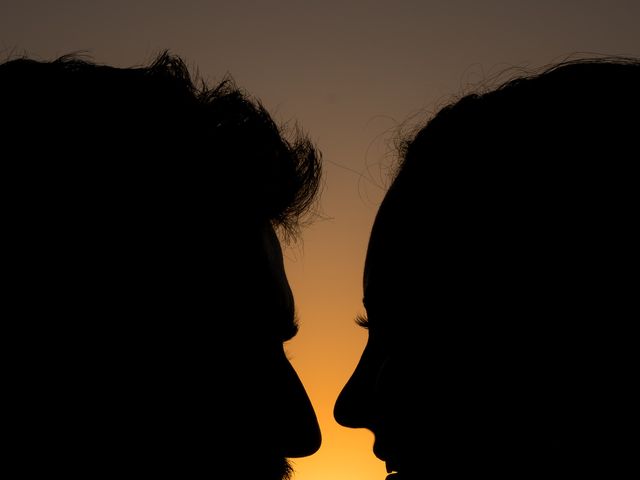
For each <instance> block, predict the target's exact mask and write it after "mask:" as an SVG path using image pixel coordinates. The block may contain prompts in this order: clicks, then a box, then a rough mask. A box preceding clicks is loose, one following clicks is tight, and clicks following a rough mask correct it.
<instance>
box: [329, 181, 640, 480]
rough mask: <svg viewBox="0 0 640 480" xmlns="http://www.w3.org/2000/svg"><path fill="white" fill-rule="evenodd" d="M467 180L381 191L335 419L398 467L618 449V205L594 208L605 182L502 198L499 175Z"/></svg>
mask: <svg viewBox="0 0 640 480" xmlns="http://www.w3.org/2000/svg"><path fill="white" fill-rule="evenodd" d="M423 173H424V172H423ZM425 177H426V174H425ZM404 178H405V179H406V178H408V177H404ZM430 178H433V176H432V177H430ZM445 178H446V177H445ZM476 180H477V179H476V178H469V179H468V181H467V183H465V184H463V187H460V183H461V182H460V175H457V176H456V177H455V179H454V180H453V181H451V182H450V183H447V182H446V181H444V180H443V178H442V177H440V178H437V179H436V180H435V181H433V185H431V184H430V185H429V187H430V188H429V189H426V188H422V189H420V190H418V188H416V189H415V190H413V191H409V193H407V190H397V189H396V190H394V187H397V185H394V187H392V189H391V190H390V192H389V193H388V194H387V196H386V197H385V200H384V201H383V203H382V205H381V207H380V210H379V212H378V214H377V216H376V219H375V222H374V225H373V229H372V233H371V237H370V240H369V246H368V250H367V257H366V262H365V268H364V306H365V309H366V312H367V317H368V319H367V322H366V323H367V327H368V341H367V345H366V347H365V350H364V352H363V353H362V356H361V359H360V361H359V363H358V365H357V367H356V370H355V371H354V373H353V375H352V377H351V378H350V379H349V381H348V383H347V384H346V385H345V387H344V389H343V390H342V392H341V393H340V396H339V398H338V400H337V402H336V405H335V409H334V415H335V418H336V420H337V421H338V422H339V423H340V424H342V425H344V426H347V427H351V428H367V429H369V430H371V431H372V432H373V433H374V435H375V443H374V453H375V455H376V456H377V457H379V458H380V459H382V460H383V461H385V463H386V465H387V468H388V470H389V471H397V472H398V474H397V475H395V476H394V477H393V478H397V479H398V480H415V479H424V478H429V477H428V476H429V475H450V476H456V475H458V476H465V475H466V474H473V473H478V472H490V473H491V475H492V476H493V477H494V478H496V477H500V478H512V477H514V476H518V475H520V476H524V475H525V474H528V475H535V476H537V477H540V476H543V475H544V476H547V477H549V476H555V477H557V478H560V477H563V476H567V475H571V474H575V473H576V472H578V471H580V472H589V471H591V472H593V471H596V469H600V470H601V471H606V470H607V469H610V468H612V466H613V465H616V464H625V462H629V460H631V459H634V458H635V454H629V453H628V451H629V445H630V443H629V442H626V441H625V440H623V438H626V437H625V435H626V434H625V433H624V432H625V431H628V428H629V427H628V425H629V424H630V423H629V422H630V416H629V412H630V411H632V409H631V408H630V407H629V399H630V398H637V396H632V395H631V394H630V393H629V392H628V388H629V383H628V379H629V378H631V377H633V376H635V375H636V374H637V371H636V370H637V369H635V368H634V369H633V370H634V372H635V373H630V372H629V367H628V365H629V361H628V360H627V356H628V353H629V352H630V351H635V349H633V350H632V348H630V347H629V346H627V343H626V342H627V340H626V339H627V338H629V331H628V323H627V322H626V321H625V320H623V319H624V318H625V314H622V313H621V311H620V308H621V305H629V301H630V300H629V299H631V298H634V297H633V296H631V295H629V294H628V293H625V292H628V286H625V283H626V281H623V280H622V278H624V276H622V275H621V273H620V272H621V269H624V268H627V267H626V265H627V264H628V261H629V260H628V258H629V253H628V252H630V251H631V249H632V248H634V247H631V246H630V245H631V240H630V239H634V238H636V237H635V236H634V235H633V234H631V233H630V232H629V231H628V228H629V227H628V221H627V220H626V217H625V216H624V214H619V213H617V212H618V211H624V208H623V207H624V206H625V205H627V203H625V201H617V200H616V201H614V202H612V204H613V205H615V206H614V207H611V206H607V208H603V209H602V210H601V211H599V210H598V208H596V207H599V206H601V205H604V204H606V202H607V201H610V200H608V199H610V198H615V194H616V193H615V192H607V194H606V198H604V199H602V198H600V197H598V196H597V195H594V194H593V193H591V185H592V183H591V182H585V185H588V186H589V190H586V191H585V190H582V189H579V188H576V187H575V186H571V188H565V189H562V190H561V191H560V192H557V191H555V190H554V189H553V188H550V187H548V186H546V185H545V187H546V189H545V190H544V195H541V196H536V192H537V191H538V190H537V189H538V188H539V185H540V184H544V183H543V182H537V183H536V182H533V181H532V183H535V185H534V186H533V187H532V186H530V185H523V184H516V185H513V184H508V186H509V189H508V190H506V191H507V192H508V194H509V195H508V199H509V201H505V200H504V199H503V195H504V193H505V188H504V186H503V185H502V184H501V183H500V181H499V180H500V179H499V178H498V181H497V182H495V183H493V184H491V183H490V181H492V179H491V178H489V179H488V180H487V181H476ZM567 184H568V185H570V184H569V183H568V182H567ZM475 185H480V186H481V187H482V188H481V189H480V190H481V191H475V190H474V186H475ZM563 185H564V184H563ZM401 186H402V185H401ZM404 186H407V185H406V184H405V185H404ZM456 188H457V189H456ZM427 192H429V193H431V196H429V193H427ZM487 192H491V193H492V194H493V195H489V194H488V193H487ZM519 192H522V193H521V196H519ZM623 198H624V194H623ZM532 199H533V201H532ZM567 199H568V200H567ZM634 338H635V337H634ZM612 459H615V460H612ZM621 462H622V463H621Z"/></svg>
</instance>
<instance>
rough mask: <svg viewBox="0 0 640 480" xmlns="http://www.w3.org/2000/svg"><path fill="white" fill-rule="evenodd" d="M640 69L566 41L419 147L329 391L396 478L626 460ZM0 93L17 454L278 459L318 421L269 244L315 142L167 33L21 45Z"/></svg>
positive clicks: (296, 193) (312, 437)
mask: <svg viewBox="0 0 640 480" xmlns="http://www.w3.org/2000/svg"><path fill="white" fill-rule="evenodd" d="M639 87H640V61H638V60H637V59H628V58H617V57H616V58H597V59H595V58H594V59H583V60H577V61H566V62H561V63H558V64H556V65H554V66H552V67H550V68H547V69H546V70H544V71H541V72H539V73H536V74H528V75H522V76H520V77H518V78H516V79H513V80H510V81H508V82H505V83H503V84H501V85H500V86H498V87H496V88H493V89H491V90H488V91H485V92H482V93H476V94H469V95H466V96H464V97H461V98H460V99H458V100H456V101H454V102H452V103H451V104H450V105H448V106H446V107H444V108H442V109H441V110H440V111H439V112H438V113H437V114H436V115H435V116H433V118H431V119H429V120H428V121H427V122H426V123H425V124H423V125H421V126H420V128H418V129H416V131H415V132H414V133H412V134H411V135H409V136H408V138H407V139H406V141H405V142H404V145H403V147H402V149H401V152H400V158H401V160H400V163H399V165H398V168H397V171H396V174H395V177H394V179H393V182H392V184H391V186H390V188H389V189H388V191H387V192H386V195H385V197H384V200H383V202H382V203H381V205H380V208H379V210H378V212H377V215H376V218H375V221H374V224H373V227H372V230H371V236H370V239H369V245H368V248H367V253H366V261H365V268H364V284H363V287H364V300H363V303H364V307H365V309H366V316H359V317H358V318H357V320H356V321H357V323H358V324H359V325H360V326H362V327H364V328H366V329H367V330H368V341H367V344H366V347H365V349H364V351H363V352H362V356H361V359H360V361H359V363H358V366H357V367H356V369H355V371H354V373H353V375H352V376H351V378H350V379H349V381H348V382H347V384H346V385H345V386H344V388H343V390H342V392H341V393H340V395H339V397H338V399H337V400H336V404H335V409H334V416H335V418H336V420H337V421H338V423H340V424H341V425H343V426H345V427H350V428H366V429H369V430H371V431H372V432H373V433H374V436H375V443H374V447H373V451H374V454H375V455H376V456H377V457H378V458H380V459H381V460H383V461H384V462H385V463H386V467H387V470H388V472H389V473H390V476H389V477H388V478H393V479H397V480H415V479H426V478H430V477H433V476H440V477H451V478H458V477H460V476H461V475H465V474H478V473H481V474H484V475H491V476H494V477H500V478H507V477H509V478H512V477H514V476H519V477H531V478H533V477H540V476H542V475H544V476H547V477H553V478H556V477H557V478H560V477H567V476H578V475H593V474H594V473H597V474H602V475H604V474H607V475H609V476H611V475H612V474H613V472H616V471H618V470H620V471H627V472H628V471H629V468H631V469H632V471H636V470H637V467H636V466H635V465H634V462H633V460H634V459H635V456H636V452H637V447H638V445H637V440H636V439H635V434H636V432H637V426H638V425H637V423H638V422H637V413H636V409H637V404H638V398H637V393H636V392H635V390H636V389H635V388H634V387H633V385H634V384H635V383H636V382H637V367H636V366H635V365H636V363H637V362H635V361H634V359H635V358H636V356H637V353H636V352H637V346H636V345H637V334H635V329H634V328H633V325H634V324H635V322H636V321H635V320H633V319H634V318H636V317H637V306H636V302H635V298H636V295H637V294H634V293H633V292H634V291H635V290H636V289H635V288H634V287H633V278H634V274H635V272H636V266H637V263H638V260H637V258H636V257H637V255H636V253H635V252H636V249H637V245H638V241H637V240H638V235H637V233H636V227H634V225H635V224H636V223H637V213H636V212H637V207H636V205H637V196H638V193H637V192H638V189H637V174H636V173H635V171H636V169H635V164H636V163H637V159H636V156H635V154H633V140H634V139H636V138H637V137H638V132H639V131H640V130H639V128H638V112H639V111H640V93H639ZM0 95H2V119H1V120H0V125H1V127H2V130H1V131H2V136H3V138H4V139H5V145H6V148H5V156H4V161H3V165H2V172H3V175H2V179H3V191H4V198H5V208H4V209H3V216H4V243H5V258H4V262H3V263H4V268H3V270H4V272H5V282H4V290H5V305H6V307H5V311H6V315H7V317H6V318H5V322H4V323H5V335H3V337H4V342H3V343H4V344H5V352H6V357H5V358H6V363H5V364H6V368H5V388H4V389H3V390H4V400H5V401H4V404H5V422H4V424H5V426H4V431H5V438H6V448H5V453H6V455H7V458H8V459H10V461H11V463H13V465H14V467H18V468H19V469H20V470H19V471H21V472H22V475H23V476H25V477H27V476H29V477H31V476H33V475H34V474H35V475H37V474H42V473H43V472H47V473H56V474H63V475H65V476H66V477H68V478H86V477H93V476H97V475H99V476H104V477H114V476H116V475H118V476H122V475H127V476H145V477H148V476H156V475H163V476H169V477H179V478H197V477H204V476H207V477H213V478H241V479H260V480H283V479H287V478H290V477H291V475H292V469H291V466H290V464H289V462H288V459H290V458H296V457H304V456H308V455H312V454H313V453H314V452H316V451H317V450H318V448H319V447H320V444H321V433H320V428H319V426H318V422H317V419H316V415H315V412H314V409H313V406H312V404H311V402H310V400H309V398H308V396H307V393H306V392H305V389H304V387H303V385H302V383H301V382H300V379H299V378H298V376H297V374H296V372H295V370H294V369H293V367H292V365H291V364H290V362H289V360H288V359H287V357H286V355H285V353H284V350H283V342H285V341H287V340H289V339H291V338H293V337H294V336H295V334H296V331H297V328H298V325H297V317H296V315H295V304H294V296H293V293H292V291H291V289H290V287H289V284H288V282H287V278H286V273H285V270H284V265H283V260H282V251H281V245H280V239H284V240H285V241H288V240H290V239H292V238H293V239H295V238H296V237H297V236H299V235H301V231H302V226H303V225H304V224H305V221H306V219H307V218H308V216H309V215H313V213H314V209H315V204H316V203H315V202H316V201H317V200H318V199H317V197H318V190H319V183H320V178H321V154H320V152H319V150H318V149H317V147H316V146H315V145H313V144H312V142H311V141H310V140H309V139H308V137H307V136H306V134H305V133H304V132H303V131H302V130H300V129H297V130H293V131H291V130H285V129H283V128H282V127H280V126H278V125H276V124H275V123H274V121H273V119H272V118H271V116H270V114H269V113H268V112H267V111H266V110H265V108H264V107H263V106H262V105H261V103H260V102H259V100H257V99H254V98H252V97H251V96H250V95H249V94H248V93H247V92H244V91H243V90H241V89H240V88H238V87H237V86H236V85H235V84H234V82H233V80H232V79H231V78H226V79H225V80H223V81H222V82H220V83H219V84H217V85H215V86H213V87H209V86H207V85H205V84H204V83H200V84H198V82H196V81H194V80H193V79H192V78H191V76H190V75H189V72H188V69H187V68H186V66H185V64H184V62H183V61H182V60H181V59H180V58H179V57H176V56H173V55H170V54H168V53H163V54H161V55H160V56H159V57H158V58H157V59H156V60H155V61H154V62H153V63H151V64H150V65H148V66H142V67H132V68H116V67H111V66H105V65H97V64H95V63H93V62H91V61H88V60H83V59H81V58H79V57H76V56H67V57H62V58H60V59H57V60H55V61H52V62H43V61H36V60H33V59H29V58H19V59H14V60H10V61H7V62H5V63H3V64H2V65H0ZM633 312H636V313H635V314H634V313H633ZM14 471H15V470H14Z"/></svg>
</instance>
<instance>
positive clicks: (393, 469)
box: [385, 461, 400, 480]
mask: <svg viewBox="0 0 640 480" xmlns="http://www.w3.org/2000/svg"><path fill="white" fill-rule="evenodd" d="M385 467H386V468H387V473H388V474H389V475H387V480H391V479H395V480H398V479H399V478H400V477H399V476H398V469H397V465H395V464H394V462H392V461H387V462H385Z"/></svg>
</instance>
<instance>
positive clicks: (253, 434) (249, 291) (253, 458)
mask: <svg viewBox="0 0 640 480" xmlns="http://www.w3.org/2000/svg"><path fill="white" fill-rule="evenodd" d="M257 240H259V242H258V243H254V244H253V245H251V241H250V243H249V244H247V245H246V247H247V248H248V249H251V250H245V251H244V252H240V249H238V254H239V255H240V257H239V258H242V256H244V260H240V261H239V262H238V265H237V266H236V268H237V269H238V270H237V273H239V274H240V275H239V276H237V275H236V273H234V274H232V276H231V278H233V279H234V280H235V281H237V287H238V288H239V290H238V291H237V292H236V293H238V294H239V295H238V296H236V294H235V293H231V298H234V299H236V301H237V302H238V304H237V305H234V307H235V308H236V309H237V311H236V312H235V315H236V316H237V318H230V319H229V322H230V323H229V325H228V327H230V331H228V332H227V335H228V338H227V339H222V341H225V342H229V344H228V345H227V346H232V348H231V349H229V350H227V349H225V350H224V351H225V352H226V353H227V354H228V355H229V358H227V359H222V361H223V362H225V367H224V368H225V370H226V371H225V372H224V378H225V380H226V381H227V382H228V384H229V385H228V386H227V388H224V389H223V390H222V395H226V396H227V400H228V401H229V403H228V404H227V405H226V407H227V408H228V409H229V410H230V411H229V412H226V413H225V412H224V411H222V412H221V413H222V414H223V415H225V417H226V418H227V420H231V419H234V420H235V421H233V422H229V423H228V424H227V425H228V428H229V429H230V431H229V432H228V434H227V436H228V438H229V439H232V441H230V442H228V444H227V447H226V448H229V452H228V455H230V457H231V458H234V459H236V461H238V462H239V463H238V464H237V474H238V475H239V476H241V477H243V478H244V476H245V475H249V476H248V477H246V478H256V479H274V480H275V479H280V478H285V474H286V473H287V471H288V470H287V469H288V465H287V463H286V460H285V459H286V458H289V457H304V456H307V455H311V454H312V453H314V452H315V451H316V450H317V449H318V448H319V447H320V430H319V427H318V423H317V419H316V416H315V413H314V411H313V407H312V406H311V402H310V401H309V398H308V397H307V394H306V392H305V389H304V387H303V385H302V384H301V382H300V380H299V378H298V376H297V374H296V372H295V371H294V369H293V367H292V366H291V364H290V362H289V360H288V359H287V356H286V353H285V351H284V343H285V342H286V341H288V340H290V339H291V338H293V337H294V336H295V335H296V332H297V328H298V327H297V324H296V320H295V315H294V299H293V295H292V292H291V289H290V287H289V284H288V281H287V278H286V275H285V271H284V265H283V259H282V252H281V249H280V244H279V242H278V239H277V237H276V235H275V233H274V231H273V229H272V228H271V226H267V227H265V228H264V230H263V231H262V233H261V235H260V237H259V238H258V239H257ZM251 252H255V253H254V254H252V253H251ZM229 253H230V252H229ZM243 269H244V271H243ZM230 313H231V315H232V316H234V312H230ZM232 445H233V447H232ZM234 448H235V449H237V450H235V451H234ZM223 461H224V460H223Z"/></svg>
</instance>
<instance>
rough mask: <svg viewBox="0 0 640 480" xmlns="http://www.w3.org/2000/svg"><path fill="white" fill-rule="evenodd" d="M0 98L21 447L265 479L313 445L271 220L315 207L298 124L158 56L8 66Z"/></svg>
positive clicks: (311, 165)
mask: <svg viewBox="0 0 640 480" xmlns="http://www.w3.org/2000/svg"><path fill="white" fill-rule="evenodd" d="M0 105H2V116H1V118H0V135H1V136H2V139H3V145H4V152H5V154H4V155H3V160H4V161H3V164H2V166H1V167H0V168H1V169H2V170H1V171H2V183H3V192H4V195H5V199H6V203H5V209H4V211H5V214H4V215H5V217H4V232H5V234H4V242H3V243H4V251H5V259H6V262H5V264H6V266H5V274H6V275H7V276H8V277H9V278H10V282H9V283H10V285H11V287H10V288H9V291H8V292H7V293H8V294H9V296H10V297H11V298H12V302H13V304H14V306H19V308H15V309H13V312H14V313H13V315H14V316H15V318H14V320H13V322H14V323H15V324H18V325H20V326H21V327H20V328H25V326H26V325H27V324H28V325H30V326H32V327H30V331H29V332H28V334H27V333H26V332H25V331H24V330H21V332H22V333H21V335H23V336H19V335H18V334H16V340H15V341H16V342H17V344H18V345H23V346H24V352H25V353H24V355H23V356H24V358H23V360H22V361H21V362H18V363H19V365H20V366H21V367H22V369H23V372H22V375H23V380H24V382H25V384H24V385H25V389H24V394H19V393H17V394H16V395H17V397H16V399H14V400H15V403H16V404H21V407H20V408H25V409H26V410H29V411H30V412H32V413H30V414H29V415H26V417H25V418H27V420H26V422H27V423H26V425H27V426H28V428H27V427H25V428H23V430H22V431H23V432H27V433H26V435H28V436H29V439H30V440H29V441H31V440H32V439H33V438H35V437H37V438H38V445H40V446H41V447H42V448H41V449H40V448H36V447H35V445H33V444H29V445H31V446H33V451H34V452H35V451H38V452H39V453H38V456H42V455H44V452H45V451H47V449H50V450H49V452H50V455H49V457H50V458H49V460H48V461H47V462H45V463H47V464H48V465H49V466H52V465H54V464H55V465H60V466H61V467H60V468H63V467H64V468H69V465H70V463H72V462H76V463H74V466H73V468H74V469H76V468H77V469H78V470H79V471H83V470H84V469H85V467H86V465H91V467H92V471H95V468H94V466H95V465H104V469H105V470H111V471H121V470H122V468H125V467H124V465H125V464H126V465H127V467H126V468H127V470H128V471H130V472H132V471H139V472H142V471H144V472H146V473H149V472H151V471H153V472H157V471H163V472H170V471H174V472H175V471H176V470H178V471H179V472H180V473H181V476H184V475H185V474H186V475H187V476H192V475H191V473H195V472H202V473H203V474H209V473H211V472H215V473H216V474H217V475H220V476H221V478H225V477H228V476H230V475H231V474H233V475H236V476H237V475H240V476H241V477H242V478H256V479H265V480H266V479H274V480H280V479H281V478H282V477H283V476H285V474H286V472H287V471H288V468H289V467H288V465H287V462H286V458H287V457H298V456H306V455H309V454H311V453H313V452H315V451H316V450H317V449H318V447H319V444H320V432H319V429H318V424H317V420H316V417H315V413H314V411H313V408H312V406H311V404H310V402H309V399H308V398H307V395H306V392H305V390H304V388H303V386H302V384H301V383H300V380H299V379H298V377H297V375H296V373H295V371H294V370H293V368H292V367H291V365H290V363H289V361H288V360H287V358H286V356H285V353H284V352H283V342H284V341H286V340H288V339H290V338H291V337H292V336H293V335H295V332H296V320H295V317H294V301H293V296H292V293H291V290H290V288H289V284H288V282H287V279H286V275H285V272H284V266H283V262H282V252H281V249H280V242H279V240H278V236H277V234H276V232H279V233H280V234H281V235H282V236H283V237H285V238H287V239H290V238H295V237H296V235H297V234H298V233H299V231H300V228H301V226H302V225H303V224H304V221H305V219H307V218H308V217H307V214H309V213H311V212H312V206H313V204H314V201H315V198H316V194H317V191H318V185H319V178H320V155H319V152H318V151H317V150H316V148H315V147H314V146H313V144H312V143H311V141H310V140H309V139H308V138H307V137H306V135H304V134H303V133H302V132H301V131H300V130H293V131H285V130H283V129H282V128H280V127H279V126H277V125H276V124H275V123H274V121H273V119H272V118H271V116H270V115H269V113H268V112H267V111H266V109H265V108H264V107H263V106H262V105H261V104H260V102H259V101H257V100H255V99H253V98H252V97H250V96H249V95H248V94H246V93H245V92H243V91H242V90H240V89H239V88H238V87H236V85H235V84H234V82H233V80H232V79H231V78H230V77H227V78H226V79H224V80H223V81H221V82H220V83H219V84H217V85H216V86H214V87H212V88H211V87H208V86H206V85H205V84H204V83H202V84H197V82H194V81H192V78H191V77H190V75H189V72H188V69H187V67H186V66H185V64H184V62H183V61H182V60H181V59H180V58H179V57H176V56H172V55H169V54H168V53H163V54H161V55H160V56H159V57H158V58H157V59H156V60H155V61H154V62H153V63H151V64H150V65H148V66H141V67H135V68H116V67H112V66H106V65H99V64H95V63H93V62H91V61H88V60H84V59H81V58H79V57H77V56H65V57H62V58H60V59H57V60H55V61H52V62H44V61H36V60H33V59H29V58H19V59H15V60H11V61H7V62H5V63H3V64H0ZM26 345H28V347H27V346H26ZM21 348H22V347H21ZM16 370H17V371H20V369H16ZM16 381H17V380H16ZM26 386H28V388H26ZM15 391H16V392H20V391H21V390H20V389H19V388H16V390H15ZM52 391H55V392H56V394H55V395H51V392H52ZM32 428H33V429H35V430H32ZM33 431H36V432H37V435H34V434H33ZM60 450H64V452H63V453H61V451H60ZM67 452H73V453H67ZM78 459H84V461H81V460H78ZM82 465H85V466H82ZM54 470H55V468H52V469H51V471H54ZM65 472H68V470H65ZM187 472H189V473H187Z"/></svg>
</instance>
